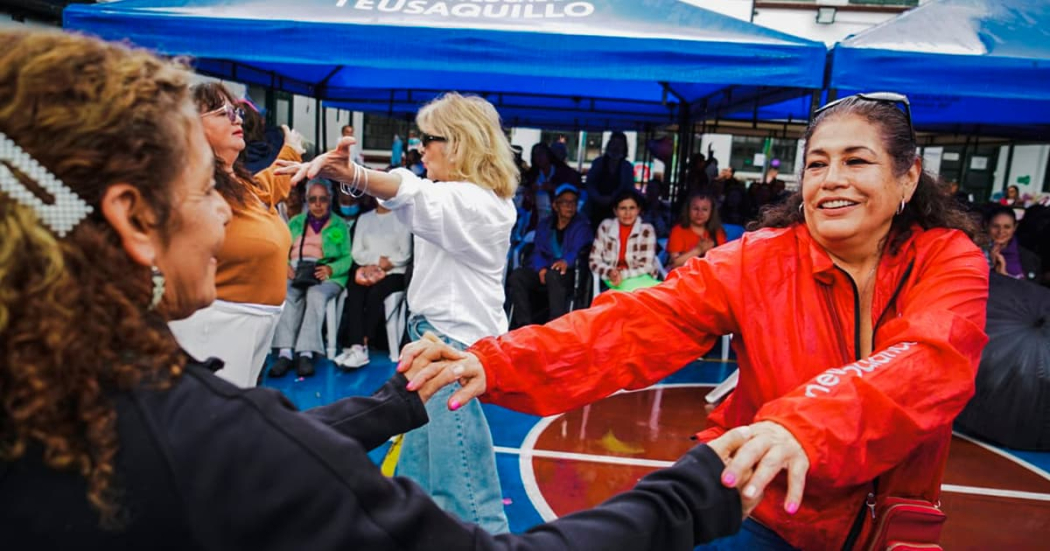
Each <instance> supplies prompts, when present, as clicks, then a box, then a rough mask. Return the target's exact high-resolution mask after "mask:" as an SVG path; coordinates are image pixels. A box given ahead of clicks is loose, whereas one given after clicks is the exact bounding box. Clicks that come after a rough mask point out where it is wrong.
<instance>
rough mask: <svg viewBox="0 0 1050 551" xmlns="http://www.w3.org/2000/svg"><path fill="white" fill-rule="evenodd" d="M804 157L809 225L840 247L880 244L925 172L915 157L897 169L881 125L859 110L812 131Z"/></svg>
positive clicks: (824, 242)
mask: <svg viewBox="0 0 1050 551" xmlns="http://www.w3.org/2000/svg"><path fill="white" fill-rule="evenodd" d="M805 159H806V161H805V162H806V165H805V172H803V175H802V199H803V203H804V205H805V207H804V208H805V219H806V226H807V227H808V228H809V231H810V234H811V235H812V236H813V237H814V239H816V241H817V242H818V243H819V244H820V245H821V246H823V247H824V248H825V249H827V250H829V251H832V252H836V251H838V252H840V253H846V252H856V251H864V252H873V251H875V250H877V248H878V246H879V243H880V242H881V241H882V240H883V238H885V236H886V235H887V233H889V229H890V225H891V223H892V221H893V216H894V214H895V213H896V211H897V208H898V207H899V206H900V204H901V200H904V201H908V200H910V199H911V196H912V193H914V191H915V186H916V185H917V183H918V181H919V175H920V172H921V163H920V162H919V161H918V160H916V161H915V162H914V163H913V164H912V166H911V167H910V168H909V169H908V170H907V171H906V172H905V173H904V174H902V175H900V176H897V175H894V170H893V158H892V157H891V156H890V155H889V153H888V152H887V151H886V149H885V146H884V145H883V139H882V134H881V131H880V129H879V128H878V127H877V126H876V125H874V124H872V123H870V122H868V121H867V120H865V119H864V118H861V117H858V116H855V115H843V116H839V117H834V118H830V119H828V120H826V121H824V122H823V123H822V124H821V125H820V127H819V128H817V129H816V131H814V132H813V135H812V137H811V138H810V140H809V143H808V144H807V147H806V157H805Z"/></svg>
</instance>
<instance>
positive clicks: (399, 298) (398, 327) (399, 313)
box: [325, 289, 408, 362]
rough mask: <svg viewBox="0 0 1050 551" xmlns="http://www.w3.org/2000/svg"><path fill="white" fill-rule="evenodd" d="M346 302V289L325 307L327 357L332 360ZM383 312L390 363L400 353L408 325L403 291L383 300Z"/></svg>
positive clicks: (335, 353) (336, 346) (336, 352)
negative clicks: (403, 335)
mask: <svg viewBox="0 0 1050 551" xmlns="http://www.w3.org/2000/svg"><path fill="white" fill-rule="evenodd" d="M345 302H346V289H343V291H342V292H340V293H339V295H338V296H337V297H335V298H334V299H332V300H329V301H328V304H327V305H326V306H325V325H327V326H328V330H327V341H328V342H327V349H326V351H327V352H328V357H329V358H334V357H336V355H337V354H338V353H339V350H338V349H337V348H338V345H337V344H336V336H337V335H338V333H339V320H341V319H343V304H344V303H345ZM383 310H384V314H385V315H386V340H387V345H389V347H390V361H392V362H396V361H397V357H398V355H400V353H401V346H400V344H401V335H402V334H404V332H405V325H406V324H407V323H408V303H407V301H406V300H405V292H404V291H394V292H393V293H390V294H389V295H387V297H386V298H385V299H383Z"/></svg>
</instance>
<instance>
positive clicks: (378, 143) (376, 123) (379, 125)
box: [359, 113, 416, 151]
mask: <svg viewBox="0 0 1050 551" xmlns="http://www.w3.org/2000/svg"><path fill="white" fill-rule="evenodd" d="M364 126H365V128H364V132H363V133H362V134H360V135H361V136H362V137H361V148H362V149H372V150H386V151H390V149H391V147H393V144H394V134H397V135H398V136H400V137H401V144H402V148H404V147H407V146H408V131H409V130H415V129H416V128H415V125H414V124H412V123H411V122H410V121H407V120H403V119H395V118H390V117H384V116H382V115H373V114H370V113H365V123H364ZM359 132H360V130H359ZM402 151H404V149H402Z"/></svg>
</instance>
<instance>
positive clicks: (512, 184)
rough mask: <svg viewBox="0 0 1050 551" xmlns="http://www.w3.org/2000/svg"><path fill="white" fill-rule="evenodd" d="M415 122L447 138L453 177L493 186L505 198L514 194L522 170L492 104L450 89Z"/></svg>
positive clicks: (423, 128) (427, 107)
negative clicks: (516, 163)
mask: <svg viewBox="0 0 1050 551" xmlns="http://www.w3.org/2000/svg"><path fill="white" fill-rule="evenodd" d="M416 123H417V124H419V128H420V129H422V130H423V131H424V132H426V133H428V134H434V135H436V136H442V137H444V138H446V139H447V140H448V142H446V143H445V155H446V157H447V158H448V160H449V164H450V166H451V170H450V174H449V176H450V177H451V178H452V179H454V180H460V181H464V182H471V183H474V184H477V185H479V186H481V187H483V188H486V189H491V190H492V191H493V192H494V193H495V194H496V195H497V196H499V197H501V198H503V199H509V198H511V197H513V196H514V192H515V190H517V188H518V180H519V179H520V173H519V172H518V167H517V165H515V164H514V151H513V150H512V149H511V148H510V142H508V141H507V135H506V134H504V132H503V127H502V126H501V124H500V119H499V113H497V112H496V108H495V107H493V106H492V104H491V103H489V102H487V101H485V100H484V99H483V98H480V97H477V96H461V95H459V94H457V93H455V92H449V93H447V94H444V95H443V96H441V97H439V98H437V99H435V100H433V101H431V102H430V103H428V104H426V105H424V106H423V108H422V109H420V110H419V114H418V115H417V116H416Z"/></svg>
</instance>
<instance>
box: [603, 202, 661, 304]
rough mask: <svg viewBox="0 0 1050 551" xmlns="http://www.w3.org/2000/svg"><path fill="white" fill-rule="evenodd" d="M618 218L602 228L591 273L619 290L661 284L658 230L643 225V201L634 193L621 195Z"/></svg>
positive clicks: (607, 221)
mask: <svg viewBox="0 0 1050 551" xmlns="http://www.w3.org/2000/svg"><path fill="white" fill-rule="evenodd" d="M612 205H613V212H614V213H615V214H616V217H615V218H606V219H605V220H603V221H602V223H601V225H599V226H598V233H597V235H596V236H595V238H594V246H593V247H591V262H590V266H591V271H592V272H595V273H596V274H597V275H598V277H600V278H601V279H602V281H603V282H604V283H605V286H606V287H608V288H610V289H615V290H617V291H633V290H635V289H641V288H643V287H652V286H653V285H656V284H657V283H659V282H660V281H659V280H658V279H656V276H657V275H658V271H657V267H656V230H655V229H653V227H652V225H650V224H646V223H645V222H642V217H641V210H642V199H641V197H640V196H639V195H638V193H637V192H636V191H634V190H625V191H621V192H620V193H617V194H616V196H615V197H614V198H613V201H612Z"/></svg>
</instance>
